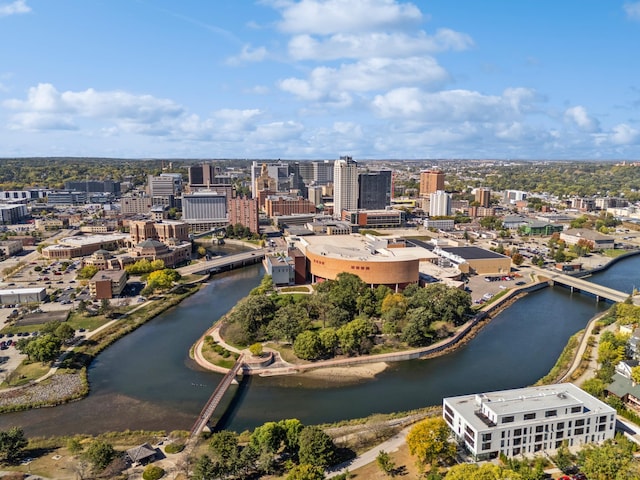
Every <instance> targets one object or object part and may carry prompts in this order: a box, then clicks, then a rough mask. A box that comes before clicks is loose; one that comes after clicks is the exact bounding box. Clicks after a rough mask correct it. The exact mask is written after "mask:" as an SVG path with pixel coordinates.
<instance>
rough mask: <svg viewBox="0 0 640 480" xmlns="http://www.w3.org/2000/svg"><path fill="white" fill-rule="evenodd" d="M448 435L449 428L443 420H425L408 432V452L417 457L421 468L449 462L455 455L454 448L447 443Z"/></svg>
mask: <svg viewBox="0 0 640 480" xmlns="http://www.w3.org/2000/svg"><path fill="white" fill-rule="evenodd" d="M449 434H450V431H449V426H448V425H447V424H446V422H445V421H444V419H443V418H441V417H433V418H427V419H426V420H423V421H422V422H420V423H418V424H416V425H415V426H414V427H413V428H412V429H411V430H410V431H409V434H408V435H407V445H408V446H409V451H410V452H411V455H415V456H417V457H418V463H419V464H421V465H422V466H426V465H435V464H437V463H439V462H446V461H449V460H450V459H452V458H453V457H454V456H455V453H456V446H455V444H454V443H452V442H450V441H449Z"/></svg>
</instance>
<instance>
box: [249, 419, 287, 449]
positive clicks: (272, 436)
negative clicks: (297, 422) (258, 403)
mask: <svg viewBox="0 0 640 480" xmlns="http://www.w3.org/2000/svg"><path fill="white" fill-rule="evenodd" d="M284 438H285V432H284V431H283V429H282V425H280V424H279V423H278V422H266V423H265V424H263V425H261V426H259V427H257V428H256V429H255V430H254V431H253V433H252V434H251V436H250V437H249V442H250V444H251V445H252V446H254V447H255V448H256V449H257V450H258V451H259V452H261V453H262V452H266V453H269V454H275V453H277V452H278V451H279V450H280V448H281V447H282V443H283V441H284Z"/></svg>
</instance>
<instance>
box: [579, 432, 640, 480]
mask: <svg viewBox="0 0 640 480" xmlns="http://www.w3.org/2000/svg"><path fill="white" fill-rule="evenodd" d="M634 450H635V447H634V444H633V442H631V440H628V439H627V438H625V437H623V436H622V435H619V436H617V437H616V438H615V439H609V440H605V441H604V443H603V444H602V445H598V446H596V445H586V446H585V447H584V448H583V449H582V450H580V452H578V461H579V463H580V465H581V466H582V471H583V472H584V474H585V475H587V477H588V478H590V479H593V480H626V479H630V478H639V476H640V470H639V468H638V464H637V463H635V462H634V461H633V459H634V457H633V452H634Z"/></svg>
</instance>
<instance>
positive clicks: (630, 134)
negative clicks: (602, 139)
mask: <svg viewBox="0 0 640 480" xmlns="http://www.w3.org/2000/svg"><path fill="white" fill-rule="evenodd" d="M609 139H610V141H611V143H613V144H615V145H634V144H637V143H638V142H640V131H638V130H636V129H635V128H633V127H630V126H629V125H627V124H624V123H621V124H619V125H616V126H615V127H613V128H612V131H611V134H610V135H609Z"/></svg>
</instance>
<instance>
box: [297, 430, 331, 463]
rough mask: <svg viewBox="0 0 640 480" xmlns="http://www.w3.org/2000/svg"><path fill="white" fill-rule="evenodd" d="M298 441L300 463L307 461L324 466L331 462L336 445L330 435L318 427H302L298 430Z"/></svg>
mask: <svg viewBox="0 0 640 480" xmlns="http://www.w3.org/2000/svg"><path fill="white" fill-rule="evenodd" d="M298 442H299V449H298V458H299V459H300V464H303V463H308V464H310V465H314V466H316V467H322V468H326V467H328V466H329V465H331V463H332V462H333V459H334V457H335V453H336V446H335V445H334V443H333V440H331V437H330V436H329V435H327V434H326V433H325V432H324V431H323V430H321V429H320V428H319V427H316V426H307V427H304V428H303V429H302V431H301V432H300V436H299V438H298Z"/></svg>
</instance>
